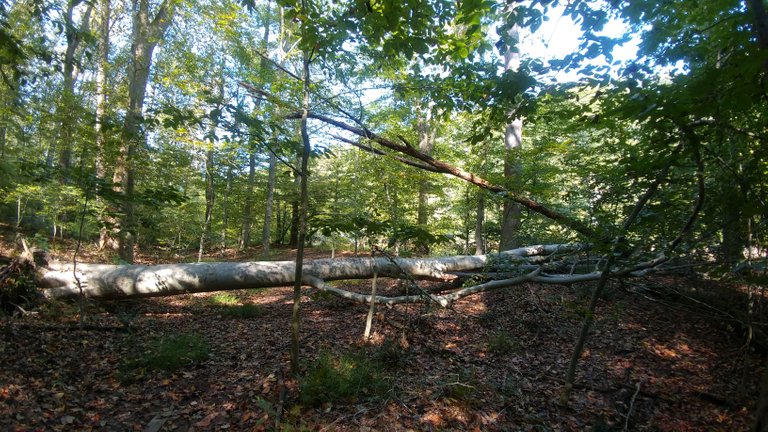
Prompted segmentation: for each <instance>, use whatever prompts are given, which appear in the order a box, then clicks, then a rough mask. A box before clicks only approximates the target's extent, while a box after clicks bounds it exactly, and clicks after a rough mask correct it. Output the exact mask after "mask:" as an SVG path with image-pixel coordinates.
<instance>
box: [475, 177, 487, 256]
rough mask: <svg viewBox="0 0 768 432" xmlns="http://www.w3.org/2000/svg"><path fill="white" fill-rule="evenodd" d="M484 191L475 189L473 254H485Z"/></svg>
mask: <svg viewBox="0 0 768 432" xmlns="http://www.w3.org/2000/svg"><path fill="white" fill-rule="evenodd" d="M484 226H485V192H484V191H482V190H479V191H477V214H476V216H475V255H485V251H486V249H485V230H484V229H483V227H484Z"/></svg>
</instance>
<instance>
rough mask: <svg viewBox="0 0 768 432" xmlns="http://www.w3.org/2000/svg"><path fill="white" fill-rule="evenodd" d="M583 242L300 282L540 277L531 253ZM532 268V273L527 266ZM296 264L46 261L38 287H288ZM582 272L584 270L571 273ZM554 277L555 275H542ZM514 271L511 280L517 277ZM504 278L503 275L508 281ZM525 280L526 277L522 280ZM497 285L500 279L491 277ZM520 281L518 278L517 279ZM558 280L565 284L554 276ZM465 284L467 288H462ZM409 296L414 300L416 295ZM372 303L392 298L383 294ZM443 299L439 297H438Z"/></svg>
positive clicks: (569, 248) (319, 275)
mask: <svg viewBox="0 0 768 432" xmlns="http://www.w3.org/2000/svg"><path fill="white" fill-rule="evenodd" d="M586 249H587V246H585V245H582V244H574V245H538V246H529V247H524V248H519V249H515V250H511V251H507V252H502V253H500V254H492V255H475V256H451V257H443V258H429V259H427V258H424V259H421V258H416V259H404V258H387V257H379V258H375V259H371V258H346V259H320V260H313V261H307V262H306V263H304V271H303V273H302V274H303V277H302V278H303V281H302V282H303V283H304V284H306V285H311V286H315V287H317V288H319V289H322V290H326V291H330V292H332V293H334V294H337V295H340V296H342V297H346V298H349V299H351V300H355V301H365V302H367V301H370V296H365V295H362V294H356V293H350V292H346V291H345V292H344V293H347V294H349V295H346V294H344V293H342V292H341V291H342V290H338V289H336V288H333V287H330V286H328V285H327V284H325V282H327V281H333V280H343V279H368V278H371V277H373V271H374V266H375V268H376V272H377V273H378V275H379V276H380V277H391V278H413V279H426V280H437V281H450V280H453V279H455V278H456V277H457V276H456V275H454V274H453V273H454V272H472V271H475V272H481V271H492V270H493V269H489V266H495V267H498V266H499V265H501V266H502V267H504V268H505V269H514V268H515V266H518V265H519V266H524V267H522V268H523V269H525V271H526V272H528V274H529V275H530V276H529V278H534V277H536V278H543V277H544V276H542V275H540V274H539V270H538V267H535V266H534V267H532V266H531V263H530V259H531V258H533V257H545V256H553V255H555V254H557V255H559V256H562V254H569V253H575V252H579V251H584V250H586ZM531 268H533V269H534V270H533V272H530V269H531ZM295 269H296V264H295V262H293V261H263V262H244V263H241V262H217V263H189V264H163V265H155V266H144V265H105V264H78V265H77V270H76V271H73V266H72V265H71V264H51V265H49V270H48V271H46V272H45V273H43V274H42V276H41V278H40V281H39V283H40V286H41V287H43V288H44V290H43V294H44V295H45V296H46V297H48V298H60V299H61V298H74V297H77V296H79V295H80V288H82V290H83V294H84V295H85V296H87V297H90V298H99V299H110V300H112V299H122V298H131V297H133V298H136V297H158V296H170V295H177V294H187V293H197V292H210V291H225V290H236V289H248V288H267V287H281V286H290V285H291V284H293V282H294V277H295V276H294V272H295ZM574 276H582V277H583V275H574ZM547 277H554V276H547ZM517 278H519V276H516V277H514V278H512V279H517ZM512 279H508V280H510V281H511V280H512ZM526 280H527V279H526ZM493 282H495V283H497V284H498V282H500V281H493ZM517 283H519V282H517ZM558 283H567V281H564V280H563V281H559V280H558ZM464 289H466V288H464ZM410 300H418V299H415V298H412V299H409V302H410ZM376 301H377V302H382V303H391V302H390V301H386V300H385V298H383V297H382V298H378V297H377V299H376ZM403 302H406V299H400V301H397V303H403ZM440 303H444V302H442V301H441V302H440Z"/></svg>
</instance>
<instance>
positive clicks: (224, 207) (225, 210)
mask: <svg viewBox="0 0 768 432" xmlns="http://www.w3.org/2000/svg"><path fill="white" fill-rule="evenodd" d="M231 192H232V166H231V165H228V166H227V182H226V186H225V188H224V197H223V199H222V200H221V213H222V216H221V223H222V228H221V250H226V249H227V227H228V226H229V195H230V193H231Z"/></svg>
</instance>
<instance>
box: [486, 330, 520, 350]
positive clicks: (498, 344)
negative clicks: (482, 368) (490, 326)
mask: <svg viewBox="0 0 768 432" xmlns="http://www.w3.org/2000/svg"><path fill="white" fill-rule="evenodd" d="M519 350H520V342H518V341H517V340H516V339H514V338H513V337H512V336H510V335H509V334H508V333H506V332H496V333H494V334H493V335H492V336H491V337H490V339H488V352H490V353H491V354H495V355H505V354H510V353H514V352H517V351H519Z"/></svg>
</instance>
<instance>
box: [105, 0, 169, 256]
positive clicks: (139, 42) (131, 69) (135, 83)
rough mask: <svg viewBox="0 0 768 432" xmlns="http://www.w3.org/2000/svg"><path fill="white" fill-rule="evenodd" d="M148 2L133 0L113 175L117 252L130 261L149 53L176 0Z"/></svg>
mask: <svg viewBox="0 0 768 432" xmlns="http://www.w3.org/2000/svg"><path fill="white" fill-rule="evenodd" d="M149 3H150V2H149V0H134V1H133V3H132V7H133V10H132V15H133V16H132V33H131V57H130V63H129V64H128V71H127V74H126V75H127V78H128V104H127V107H126V112H125V121H124V122H123V128H122V132H121V135H120V148H119V152H118V157H117V159H116V161H115V169H114V176H113V181H114V183H115V184H116V186H115V191H116V192H118V193H121V194H122V195H123V199H122V202H121V204H120V210H121V212H122V215H121V217H120V220H119V223H118V224H117V227H116V228H117V232H118V235H119V241H118V248H119V255H120V258H121V259H122V260H124V261H126V262H129V263H130V262H133V248H134V243H135V230H136V226H135V224H136V215H135V214H134V208H135V199H136V197H135V196H134V192H135V188H136V185H135V173H136V169H137V167H136V166H135V160H134V159H135V156H136V153H137V152H138V151H139V149H141V148H142V147H143V146H144V145H145V144H146V131H145V130H144V128H143V124H142V120H143V118H144V117H143V114H144V113H143V110H144V98H145V96H146V92H147V83H148V81H149V73H150V68H151V66H152V55H153V53H154V51H155V48H156V47H157V45H158V43H160V41H162V39H163V36H164V35H165V32H166V30H167V29H168V27H169V26H170V25H171V22H172V20H173V17H174V14H175V13H176V8H177V3H178V0H163V2H162V3H161V4H160V5H159V6H157V8H156V10H155V11H154V14H152V13H151V11H150V5H149Z"/></svg>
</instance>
